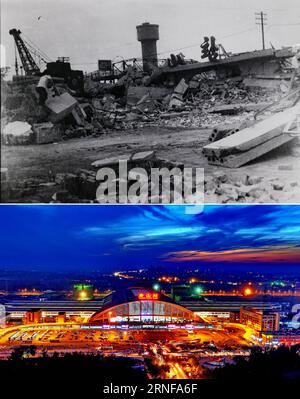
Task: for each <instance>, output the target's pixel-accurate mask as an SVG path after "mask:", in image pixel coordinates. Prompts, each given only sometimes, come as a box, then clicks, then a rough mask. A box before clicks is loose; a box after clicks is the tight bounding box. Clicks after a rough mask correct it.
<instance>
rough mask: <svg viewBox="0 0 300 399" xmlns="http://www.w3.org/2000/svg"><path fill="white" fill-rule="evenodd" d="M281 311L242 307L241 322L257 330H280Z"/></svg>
mask: <svg viewBox="0 0 300 399" xmlns="http://www.w3.org/2000/svg"><path fill="white" fill-rule="evenodd" d="M279 319H280V316H279V313H278V312H273V311H270V310H261V309H254V308H247V307H241V310H240V323H241V324H244V325H246V326H248V327H251V328H253V329H254V330H256V331H278V330H279Z"/></svg>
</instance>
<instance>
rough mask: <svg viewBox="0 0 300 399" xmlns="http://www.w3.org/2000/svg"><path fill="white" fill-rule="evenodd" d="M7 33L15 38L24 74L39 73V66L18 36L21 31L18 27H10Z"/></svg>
mask: <svg viewBox="0 0 300 399" xmlns="http://www.w3.org/2000/svg"><path fill="white" fill-rule="evenodd" d="M9 34H10V35H12V36H13V38H14V40H15V43H16V46H17V49H18V52H19V56H20V59H21V62H22V65H23V68H24V71H25V74H26V75H27V76H32V75H39V74H40V73H41V71H40V68H39V67H38V66H37V64H36V62H35V61H34V59H33V57H32V55H31V54H30V51H29V50H28V48H27V47H26V45H25V43H24V41H23V40H22V38H21V36H20V34H21V31H20V30H19V29H11V30H10V31H9Z"/></svg>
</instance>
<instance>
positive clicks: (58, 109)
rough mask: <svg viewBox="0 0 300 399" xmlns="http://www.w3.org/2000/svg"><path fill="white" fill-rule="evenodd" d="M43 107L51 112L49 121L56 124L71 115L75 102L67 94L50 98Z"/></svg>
mask: <svg viewBox="0 0 300 399" xmlns="http://www.w3.org/2000/svg"><path fill="white" fill-rule="evenodd" d="M45 105H46V107H47V108H48V109H49V110H50V111H51V115H50V117H49V119H50V121H51V122H53V123H56V122H59V121H61V120H62V119H64V118H65V117H66V116H68V115H69V114H71V113H72V110H73V109H74V108H75V106H76V105H77V100H76V99H75V98H74V97H72V96H71V95H70V94H69V93H63V94H61V95H60V96H54V97H50V98H49V99H47V101H46V103H45Z"/></svg>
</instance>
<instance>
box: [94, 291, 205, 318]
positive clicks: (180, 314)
mask: <svg viewBox="0 0 300 399" xmlns="http://www.w3.org/2000/svg"><path fill="white" fill-rule="evenodd" d="M195 317H196V318H197V316H195V315H194V313H193V312H192V311H190V310H188V309H186V308H184V307H183V306H180V305H178V304H176V303H174V302H173V301H172V300H171V299H170V298H169V297H167V296H165V295H163V294H161V293H157V292H152V291H148V290H146V289H144V288H130V289H127V290H124V291H122V292H117V293H113V294H111V295H109V297H107V301H106V303H105V304H104V307H103V308H102V309H101V311H100V312H97V313H96V314H94V315H93V316H92V317H91V318H90V320H89V323H91V324H102V323H122V322H126V323H183V322H192V321H194V320H195Z"/></svg>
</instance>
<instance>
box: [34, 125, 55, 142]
mask: <svg viewBox="0 0 300 399" xmlns="http://www.w3.org/2000/svg"><path fill="white" fill-rule="evenodd" d="M33 131H34V133H35V142H36V144H49V143H54V142H55V141H59V140H60V129H59V126H54V125H53V123H51V122H47V123H35V124H34V125H33Z"/></svg>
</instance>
